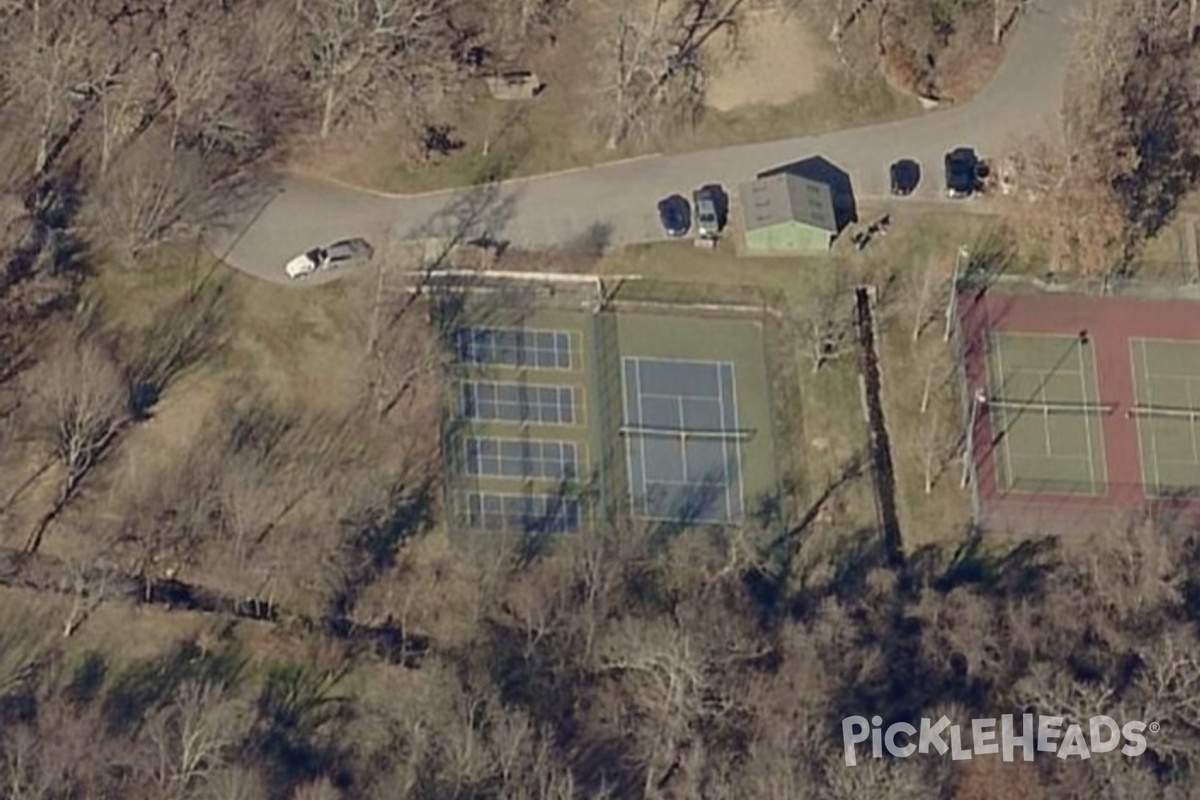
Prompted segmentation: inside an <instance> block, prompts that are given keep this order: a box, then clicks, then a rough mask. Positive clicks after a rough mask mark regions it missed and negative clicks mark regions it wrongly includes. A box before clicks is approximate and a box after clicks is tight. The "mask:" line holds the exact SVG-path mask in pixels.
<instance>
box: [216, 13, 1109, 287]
mask: <svg viewBox="0 0 1200 800" xmlns="http://www.w3.org/2000/svg"><path fill="white" fill-rule="evenodd" d="M1084 2H1085V0H1031V3H1030V5H1031V7H1030V8H1029V10H1028V11H1027V12H1026V15H1025V17H1024V18H1023V19H1022V20H1021V21H1020V22H1019V23H1018V27H1017V28H1016V30H1015V32H1014V33H1013V34H1012V38H1011V40H1010V42H1009V44H1008V48H1007V51H1006V56H1005V59H1004V62H1003V63H1002V64H1001V65H1000V68H999V69H998V70H997V72H996V74H995V75H994V76H993V78H992V80H991V81H990V83H989V84H988V85H987V86H986V87H984V89H983V90H982V91H981V92H979V93H978V94H977V95H976V96H975V97H974V98H973V99H972V100H971V101H970V102H969V103H965V104H963V105H959V106H954V107H949V108H944V109H936V110H933V111H928V112H926V113H924V114H923V115H921V116H917V117H911V118H908V119H904V120H899V121H895V122H889V123H884V124H880V125H872V126H867V127H861V128H853V129H849V130H842V131H837V132H834V133H829V134H824V135H820V136H805V137H799V138H795V139H785V140H781V141H775V142H764V143H759V144H747V145H735V146H732V147H722V148H717V149H713V150H704V151H697V152H692V153H686V154H683V155H675V156H653V157H649V158H643V159H635V160H632V161H626V162H618V163H615V164H608V165H602V166H598V167H592V168H587V169H583V170H574V171H569V172H563V173H554V174H550V175H542V176H536V177H532V178H526V179H517V180H512V181H506V182H504V183H503V184H500V185H492V186H487V187H476V188H471V189H463V190H452V191H446V192H435V193H430V194H422V195H410V196H387V195H381V194H377V193H372V192H367V191H359V190H355V189H350V188H346V187H343V186H340V185H336V184H331V183H327V182H323V181H320V180H316V179H311V178H301V177H296V176H271V177H268V178H265V179H263V180H261V181H259V182H257V183H256V184H255V185H254V188H253V190H252V191H248V192H247V193H246V194H245V195H244V196H243V197H242V198H241V200H240V201H239V202H237V203H234V204H231V205H230V207H231V208H232V209H233V211H232V212H231V213H230V214H228V218H227V222H226V223H225V225H224V226H222V227H221V228H220V230H218V231H216V232H214V233H213V234H211V235H210V237H209V245H210V247H211V248H212V250H213V251H214V252H215V253H216V254H217V255H218V256H219V257H221V258H222V259H223V260H224V261H226V263H228V264H230V265H231V266H233V267H235V268H236V269H239V270H242V271H244V272H246V273H249V274H250V275H253V276H255V277H257V278H260V279H263V280H267V281H272V282H277V283H287V282H288V280H287V278H286V276H285V275H284V273H283V265H284V264H285V263H286V261H287V260H288V259H289V258H291V257H292V256H294V255H296V254H298V253H300V252H302V251H304V250H306V249H308V248H310V247H314V246H318V245H322V244H328V243H329V242H331V241H334V240H336V239H340V238H348V237H353V236H363V237H365V238H367V239H368V240H369V241H371V242H372V243H374V244H376V246H377V249H378V248H379V246H380V245H383V246H384V247H386V244H387V243H388V242H391V241H397V240H405V239H423V238H431V237H446V236H451V235H454V234H455V233H456V232H458V231H464V230H465V231H469V232H470V234H471V235H472V236H484V235H487V236H490V237H492V238H493V239H496V240H499V241H508V242H511V243H512V244H513V245H514V246H516V247H521V248H527V249H538V248H545V247H552V246H561V245H567V244H570V243H572V242H577V241H578V242H588V241H593V242H598V243H602V244H605V245H623V244H632V243H639V242H651V241H657V240H660V239H662V238H664V237H663V233H662V229H661V228H660V226H659V222H658V217H657V213H656V211H655V206H656V203H657V201H658V200H659V199H660V198H662V197H664V196H666V195H668V194H672V193H676V192H678V193H682V194H684V195H690V193H691V191H692V190H693V189H695V188H696V187H699V186H701V185H703V184H707V183H720V184H723V185H725V186H726V187H733V186H736V185H738V184H740V183H743V182H745V181H747V180H751V179H753V178H754V176H755V175H756V174H758V173H760V172H763V171H765V170H769V169H772V168H775V167H780V166H783V165H785V164H789V163H793V162H796V161H800V160H803V159H807V158H810V157H813V156H820V157H822V158H824V159H825V160H827V161H828V162H831V163H832V164H834V165H836V166H837V167H838V168H840V169H841V170H843V171H844V172H845V173H846V174H847V175H848V176H849V179H850V182H851V186H852V190H853V193H854V195H855V196H856V197H857V198H859V199H863V198H871V197H880V196H884V195H886V193H887V190H888V166H889V165H890V164H891V163H892V162H893V161H896V160H898V159H901V158H911V159H914V160H916V161H917V162H918V163H920V164H921V165H922V169H923V172H924V174H923V176H922V180H921V184H920V186H919V187H918V189H917V191H916V192H915V197H916V198H919V199H922V200H927V201H934V202H936V201H938V200H939V199H940V198H941V192H940V189H941V183H942V174H941V173H942V158H943V156H944V154H945V153H946V152H947V151H948V150H951V149H953V148H955V147H960V146H963V147H972V148H974V149H975V150H976V151H977V152H978V153H979V154H981V155H982V156H984V157H986V156H987V155H988V154H989V153H994V152H998V151H1000V150H1001V149H1002V148H1005V147H1006V146H1008V145H1010V144H1011V143H1012V142H1014V141H1015V140H1017V139H1018V138H1020V137H1022V136H1025V135H1028V134H1032V133H1038V132H1042V131H1047V130H1052V129H1053V128H1052V127H1051V126H1057V125H1058V124H1059V119H1060V111H1059V110H1060V109H1061V107H1062V92H1063V86H1064V84H1065V78H1066V72H1067V61H1068V57H1069V53H1070V51H1071V46H1070V45H1071V38H1072V32H1073V30H1072V29H1073V27H1074V20H1076V19H1077V15H1078V13H1079V11H1080V10H1081V9H1082V7H1083V5H1084ZM945 202H970V201H945ZM335 275H336V273H329V274H327V275H324V276H320V277H319V278H318V279H316V280H306V281H303V282H300V283H299V285H312V283H318V282H323V281H324V280H329V279H332V278H333V277H334V276H335Z"/></svg>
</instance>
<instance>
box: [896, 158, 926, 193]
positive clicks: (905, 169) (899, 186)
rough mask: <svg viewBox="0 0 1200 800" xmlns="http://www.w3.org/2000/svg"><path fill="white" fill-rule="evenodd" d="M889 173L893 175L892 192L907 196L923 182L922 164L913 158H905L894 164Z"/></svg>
mask: <svg viewBox="0 0 1200 800" xmlns="http://www.w3.org/2000/svg"><path fill="white" fill-rule="evenodd" d="M888 174H889V176H890V177H891V183H892V194H894V195H896V196H897V197H906V196H908V195H910V194H912V193H913V190H915V189H916V188H917V185H918V184H919V183H920V182H921V165H920V164H918V163H917V162H916V161H913V160H912V159H911V158H903V159H901V160H899V161H897V162H895V163H894V164H892V166H891V169H890V170H889V171H888Z"/></svg>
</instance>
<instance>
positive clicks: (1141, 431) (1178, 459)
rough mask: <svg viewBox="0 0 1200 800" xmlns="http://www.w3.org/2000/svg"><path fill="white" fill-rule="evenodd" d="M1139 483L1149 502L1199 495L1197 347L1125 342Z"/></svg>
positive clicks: (1199, 351) (1168, 342)
mask: <svg viewBox="0 0 1200 800" xmlns="http://www.w3.org/2000/svg"><path fill="white" fill-rule="evenodd" d="M1129 347H1130V350H1131V351H1132V352H1131V357H1132V359H1133V373H1134V393H1135V399H1136V405H1135V406H1134V408H1133V410H1132V414H1131V416H1133V417H1134V418H1135V419H1136V420H1137V430H1138V439H1139V441H1140V444H1141V458H1142V479H1143V484H1144V485H1145V487H1146V493H1147V494H1148V495H1150V496H1152V497H1166V496H1180V495H1190V496H1196V495H1197V494H1200V433H1198V432H1197V429H1196V428H1197V423H1198V420H1200V344H1198V343H1196V342H1184V341H1171V340H1163V339H1140V338H1139V339H1130V340H1129Z"/></svg>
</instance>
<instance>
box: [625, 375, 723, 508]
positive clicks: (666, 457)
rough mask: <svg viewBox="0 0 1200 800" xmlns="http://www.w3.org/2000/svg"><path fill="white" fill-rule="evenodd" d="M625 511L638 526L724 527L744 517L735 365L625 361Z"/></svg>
mask: <svg viewBox="0 0 1200 800" xmlns="http://www.w3.org/2000/svg"><path fill="white" fill-rule="evenodd" d="M622 370H623V379H624V380H623V383H624V397H625V400H624V425H623V427H622V429H621V434H622V436H623V437H624V439H625V457H626V462H627V468H628V473H629V492H630V505H631V508H632V510H633V513H634V515H635V516H638V517H641V518H643V519H652V520H663V521H677V522H705V523H725V522H736V521H738V520H740V519H741V517H742V479H741V464H740V459H741V449H740V447H739V441H740V439H741V438H742V437H743V433H742V432H741V431H739V429H738V409H737V396H736V389H735V386H736V381H735V379H734V365H733V364H732V363H731V362H728V361H689V360H681V359H665V358H642V357H627V358H623V359H622Z"/></svg>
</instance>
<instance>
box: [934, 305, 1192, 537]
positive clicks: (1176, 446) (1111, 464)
mask: <svg viewBox="0 0 1200 800" xmlns="http://www.w3.org/2000/svg"><path fill="white" fill-rule="evenodd" d="M958 319H959V324H960V328H959V334H960V345H961V349H962V358H963V368H964V370H963V371H964V376H965V380H966V387H965V388H966V391H967V398H968V406H969V414H970V418H971V423H970V424H969V425H968V428H969V433H968V435H967V438H968V446H969V448H970V451H971V466H972V468H973V469H972V480H973V482H974V491H975V492H976V496H977V510H978V512H979V516H980V522H981V524H983V525H984V526H985V527H995V528H1010V529H1020V530H1024V531H1029V528H1031V527H1034V528H1039V529H1041V530H1043V531H1044V532H1047V533H1062V532H1066V531H1067V530H1069V529H1077V528H1079V527H1081V526H1087V525H1092V524H1096V523H1097V521H1099V520H1108V519H1111V518H1113V516H1114V512H1117V511H1131V512H1140V511H1143V510H1146V509H1151V510H1160V509H1164V508H1165V509H1170V510H1172V511H1186V512H1187V513H1189V514H1190V513H1192V512H1198V513H1200V303H1197V302H1193V301H1183V300H1165V301H1164V300H1141V299H1132V298H1124V297H1111V296H1109V297H1089V296H1085V295H1069V294H1053V295H1052V294H1011V293H1006V292H1003V291H999V290H996V289H989V290H972V291H967V292H963V293H962V294H960V295H959V301H958ZM1092 512H1095V516H1093V514H1092ZM1119 516H1120V515H1119Z"/></svg>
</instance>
